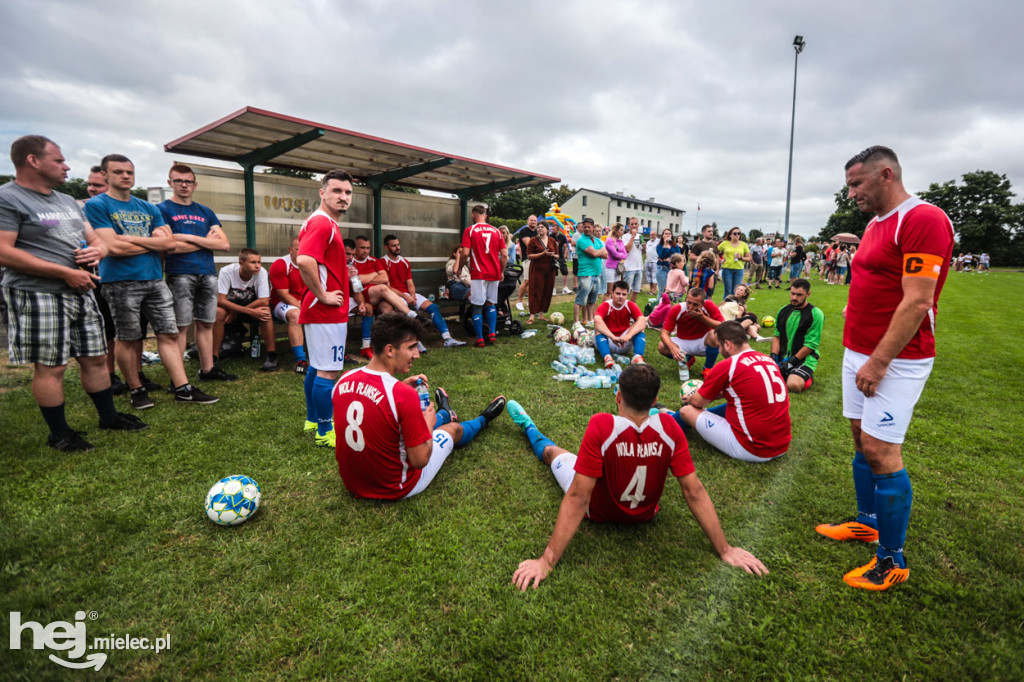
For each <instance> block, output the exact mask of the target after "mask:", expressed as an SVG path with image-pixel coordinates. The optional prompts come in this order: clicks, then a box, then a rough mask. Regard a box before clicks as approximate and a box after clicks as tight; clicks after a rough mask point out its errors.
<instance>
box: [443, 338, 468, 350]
mask: <svg viewBox="0 0 1024 682" xmlns="http://www.w3.org/2000/svg"><path fill="white" fill-rule="evenodd" d="M465 345H466V342H465V341H459V340H458V339H456V338H453V337H451V336H449V337H448V338H447V339H445V340H444V343H442V344H441V347H442V348H459V347H460V346H465Z"/></svg>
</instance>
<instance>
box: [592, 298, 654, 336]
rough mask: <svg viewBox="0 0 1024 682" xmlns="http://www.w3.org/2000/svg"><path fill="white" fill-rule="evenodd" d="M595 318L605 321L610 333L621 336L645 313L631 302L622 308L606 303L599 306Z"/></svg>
mask: <svg viewBox="0 0 1024 682" xmlns="http://www.w3.org/2000/svg"><path fill="white" fill-rule="evenodd" d="M594 316H595V317H600V318H601V319H603V320H604V323H605V325H607V327H608V331H610V332H611V333H612V334H615V335H616V336H619V335H620V334H622V333H623V332H624V331H626V330H627V329H629V328H630V327H631V326H632V325H633V323H634V322H636V321H637V320H639V319H640V318H641V317H642V316H643V313H642V312H640V307H639V306H638V305H637V304H636V303H633V301H630V300H627V301H626V304H625V305H624V306H622V307H621V308H616V307H615V306H613V305H612V302H611V301H605V302H604V303H602V304H601V305H599V306H597V310H596V311H595V312H594Z"/></svg>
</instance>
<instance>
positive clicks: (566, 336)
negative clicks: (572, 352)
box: [553, 327, 572, 343]
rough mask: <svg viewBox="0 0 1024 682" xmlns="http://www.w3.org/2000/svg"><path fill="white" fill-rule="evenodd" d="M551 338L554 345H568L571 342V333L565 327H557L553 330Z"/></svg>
mask: <svg viewBox="0 0 1024 682" xmlns="http://www.w3.org/2000/svg"><path fill="white" fill-rule="evenodd" d="M553 338H554V339H555V343H569V341H570V340H572V332H570V331H569V330H568V329H566V328H565V327H559V328H558V329H556V330H555V333H554V335H553Z"/></svg>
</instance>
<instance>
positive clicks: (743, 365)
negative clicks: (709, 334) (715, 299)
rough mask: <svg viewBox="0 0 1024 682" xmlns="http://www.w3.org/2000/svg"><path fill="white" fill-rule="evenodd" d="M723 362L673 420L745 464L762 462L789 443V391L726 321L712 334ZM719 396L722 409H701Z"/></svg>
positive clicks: (768, 361)
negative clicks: (692, 428) (690, 428)
mask: <svg viewBox="0 0 1024 682" xmlns="http://www.w3.org/2000/svg"><path fill="white" fill-rule="evenodd" d="M715 334H716V335H717V336H718V343H719V345H720V348H721V351H722V356H723V357H724V358H725V360H723V361H722V362H719V363H718V364H716V365H715V366H714V368H713V369H712V370H711V371H710V372H708V373H707V375H705V378H704V383H703V384H702V385H701V387H700V388H699V389H697V391H695V392H694V393H692V394H691V395H690V396H689V397H688V398H687V399H686V400H685V401H684V403H683V406H682V408H681V409H680V410H679V412H678V413H675V414H674V416H675V417H676V420H677V421H678V422H679V423H680V425H683V424H685V426H683V428H686V426H692V427H694V428H696V429H697V433H699V434H700V435H701V437H702V438H704V440H705V441H707V442H708V443H709V444H711V445H712V446H714V447H715V448H716V449H718V450H720V451H722V452H724V453H725V454H727V455H729V456H730V457H732V458H733V459H738V460H742V461H744V462H767V461H768V460H771V459H774V458H775V457H778V456H779V455H782V454H783V453H785V452H786V450H788V449H789V442H790V440H792V433H791V428H790V427H791V424H790V420H789V393H788V392H787V391H786V384H785V382H784V381H783V380H782V375H781V374H780V373H779V368H778V366H777V365H776V364H775V362H774V361H773V360H772V359H771V358H769V357H768V356H767V355H765V354H763V353H758V352H757V351H756V350H753V349H752V348H751V347H750V346H749V345H748V343H747V342H748V341H749V340H750V337H749V336H747V331H746V330H745V329H744V328H743V326H742V325H741V324H740V323H739V322H736V321H735V320H731V321H729V322H723V323H722V324H720V325H719V326H718V328H717V329H716V330H715ZM719 397H724V398H725V399H726V402H725V403H724V404H723V405H719V406H717V407H713V408H712V409H710V410H706V409H704V408H705V407H707V406H708V405H709V404H710V403H711V402H712V401H714V400H717V399H718V398H719Z"/></svg>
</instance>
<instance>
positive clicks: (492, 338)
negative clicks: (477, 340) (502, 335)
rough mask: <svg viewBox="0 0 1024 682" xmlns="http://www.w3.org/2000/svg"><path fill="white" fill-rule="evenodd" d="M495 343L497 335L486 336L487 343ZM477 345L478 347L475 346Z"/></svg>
mask: <svg viewBox="0 0 1024 682" xmlns="http://www.w3.org/2000/svg"><path fill="white" fill-rule="evenodd" d="M497 342H498V335H497V334H493V333H492V334H488V335H487V343H497ZM477 345H479V344H477Z"/></svg>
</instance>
